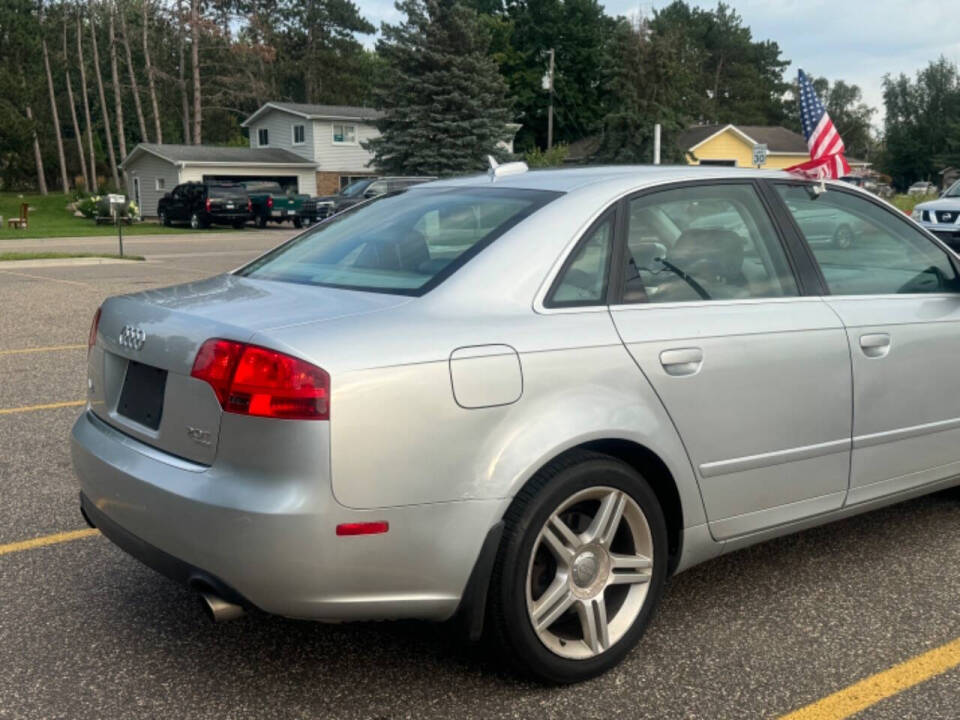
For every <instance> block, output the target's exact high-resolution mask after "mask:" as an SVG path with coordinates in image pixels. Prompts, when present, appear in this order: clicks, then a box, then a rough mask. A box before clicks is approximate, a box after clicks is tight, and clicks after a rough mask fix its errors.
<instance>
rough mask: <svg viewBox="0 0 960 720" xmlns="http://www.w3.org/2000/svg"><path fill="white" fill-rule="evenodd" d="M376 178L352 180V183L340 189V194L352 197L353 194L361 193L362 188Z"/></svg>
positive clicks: (365, 187) (364, 188)
mask: <svg viewBox="0 0 960 720" xmlns="http://www.w3.org/2000/svg"><path fill="white" fill-rule="evenodd" d="M375 179H376V178H368V179H366V180H354V181H353V182H352V183H350V184H349V185H347V186H346V187H345V188H344V189H343V190H341V191H340V194H341V195H342V196H343V197H353V196H354V195H359V194H361V193H362V192H363V191H364V190H366V189H367V185H369V184H370V183H372V182H373V181H374V180H375Z"/></svg>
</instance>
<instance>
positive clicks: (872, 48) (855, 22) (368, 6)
mask: <svg viewBox="0 0 960 720" xmlns="http://www.w3.org/2000/svg"><path fill="white" fill-rule="evenodd" d="M669 1H670V0H652V1H651V0H601V2H602V4H603V5H604V7H605V8H606V10H607V12H608V13H609V14H610V15H628V16H629V15H635V14H637V13H638V12H640V13H643V14H645V15H650V14H651V13H652V12H653V10H654V9H659V8H662V7H664V6H666V5H668V4H669ZM356 2H357V5H358V6H359V7H360V10H361V12H362V13H363V14H364V15H365V16H366V17H367V19H368V20H370V21H371V22H373V23H374V24H375V25H376V26H377V27H379V26H380V23H381V22H384V21H386V22H390V23H394V22H397V21H398V20H399V19H400V13H398V12H397V10H396V9H395V8H394V6H393V1H392V0H356ZM688 2H690V4H691V5H699V6H701V7H705V8H713V7H715V6H716V1H715V0H707V1H698V0H688ZM727 4H728V5H731V6H732V7H733V8H734V9H735V10H736V11H737V12H738V13H739V14H740V16H741V17H742V18H743V22H744V24H745V25H747V26H748V27H749V28H750V29H751V31H752V33H753V38H754V40H774V41H775V42H776V43H777V44H778V45H779V46H780V50H781V57H784V58H786V59H788V60H790V61H791V62H792V64H791V66H790V67H789V68H788V69H787V77H788V78H789V79H791V80H793V79H795V78H796V71H797V68H798V67H802V68H803V69H804V70H805V71H806V72H807V73H809V74H811V75H818V76H823V77H826V78H827V79H829V80H831V81H833V80H837V79H841V80H844V81H845V82H847V83H853V84H855V85H859V86H860V89H861V90H862V91H863V96H864V100H865V101H866V102H867V104H869V105H871V106H873V107H875V108H877V111H878V112H877V115H876V116H874V124H875V125H878V126H879V125H881V124H882V121H883V86H882V83H883V76H884V74H886V73H890V74H892V75H897V74H899V73H901V72H903V73H906V74H907V75H908V76H910V77H911V78H912V77H913V76H914V75H915V74H916V72H917V70H920V69H921V68H923V67H925V66H926V65H927V63H928V62H930V61H931V60H935V59H936V58H937V57H939V56H940V55H945V56H946V57H947V59H948V60H951V61H952V62H960V22H958V10H960V3H958V2H957V0H802V1H801V0H727ZM364 40H365V41H366V44H368V45H370V46H372V45H373V43H374V41H375V39H374V38H373V37H371V36H368V37H366V38H364Z"/></svg>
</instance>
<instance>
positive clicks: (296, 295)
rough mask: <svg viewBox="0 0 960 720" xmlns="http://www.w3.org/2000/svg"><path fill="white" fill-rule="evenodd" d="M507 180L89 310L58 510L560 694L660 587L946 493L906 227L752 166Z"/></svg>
mask: <svg viewBox="0 0 960 720" xmlns="http://www.w3.org/2000/svg"><path fill="white" fill-rule="evenodd" d="M524 170H525V168H524V167H522V166H517V165H506V166H501V167H499V168H496V169H495V170H492V171H491V173H490V174H489V175H486V176H479V177H472V178H460V179H454V180H441V181H438V182H433V183H429V184H426V185H420V186H416V187H411V188H409V189H408V190H405V191H403V192H399V193H395V194H391V195H387V196H384V197H381V198H378V199H375V200H372V201H369V202H367V203H364V204H362V205H360V206H358V207H355V208H353V209H351V210H350V211H347V212H345V213H343V214H341V215H337V216H335V217H333V218H331V219H329V220H327V221H325V222H323V223H321V224H320V225H318V226H316V227H314V228H311V229H310V230H308V231H306V232H304V233H303V234H301V235H299V236H297V237H296V238H294V239H293V240H291V241H289V242H287V243H286V244H284V245H281V246H280V247H278V248H276V249H275V250H272V251H271V252H268V253H267V254H265V255H263V256H262V257H260V258H258V259H256V260H254V261H253V262H251V263H250V264H249V265H246V266H245V267H242V268H240V269H239V270H237V271H235V272H232V273H228V274H225V275H219V276H217V277H213V278H210V279H208V280H203V281H200V282H193V283H188V284H185V285H178V286H174V287H170V288H166V289H162V290H151V291H147V292H141V293H137V294H134V295H124V296H120V297H113V298H110V299H108V300H107V301H106V302H104V304H103V306H102V307H101V308H100V310H99V311H98V312H97V314H96V316H95V317H94V320H93V326H92V328H91V331H90V351H89V366H88V372H89V378H88V403H87V407H86V410H85V412H84V413H83V414H82V416H81V417H80V418H79V420H78V421H77V423H76V425H75V426H74V428H73V437H72V448H73V463H74V466H75V468H76V473H77V475H78V477H79V479H80V486H81V495H80V500H81V506H82V510H83V513H84V516H85V517H86V518H87V520H88V521H89V522H90V524H91V525H94V526H96V527H98V528H100V529H101V530H102V532H103V534H104V535H106V536H107V537H108V538H110V539H111V540H112V541H113V542H115V543H116V544H117V545H119V546H120V547H121V548H123V549H124V550H126V551H127V552H129V553H130V554H132V555H134V556H135V557H137V558H139V559H140V560H142V561H143V562H145V563H146V564H148V565H150V566H152V567H154V568H155V569H157V570H159V571H160V572H162V573H164V574H166V575H167V576H169V577H170V578H173V579H174V580H177V581H179V582H182V583H186V584H188V585H189V586H191V587H193V588H194V589H196V590H197V591H199V592H200V593H201V594H202V595H203V597H204V598H205V600H206V602H207V605H208V608H209V611H210V612H211V613H212V614H213V616H214V617H215V618H218V619H219V618H226V617H231V616H236V615H239V614H241V613H242V612H243V610H244V609H245V608H252V607H255V608H259V609H260V610H262V611H265V612H268V613H276V614H279V615H284V616H289V617H295V618H308V619H315V620H328V621H342V620H367V619H388V618H425V619H431V620H447V619H449V618H453V617H455V616H456V617H459V618H460V619H461V620H462V622H463V623H464V625H465V627H466V630H467V632H468V633H469V634H470V636H472V637H475V638H476V637H479V636H480V635H481V634H482V633H487V634H489V635H491V636H492V637H493V638H495V639H497V640H498V641H499V643H500V644H501V645H502V647H503V649H504V655H505V656H506V657H507V658H509V659H510V660H512V661H513V662H514V663H515V664H516V665H517V666H518V667H519V668H521V669H522V670H525V671H526V672H528V673H530V674H532V675H533V676H534V677H536V678H539V679H541V680H543V681H546V682H554V683H562V682H572V681H577V680H581V679H584V678H587V677H590V676H593V675H596V674H598V673H600V672H603V671H604V670H606V669H608V668H610V667H611V666H613V665H614V664H616V663H617V662H619V661H620V660H621V659H622V658H623V657H624V656H625V655H626V654H627V653H628V652H629V651H630V650H631V648H632V647H633V646H634V645H635V644H636V643H637V641H638V639H639V638H640V636H641V634H642V633H643V631H644V628H645V626H646V625H647V623H648V622H649V620H650V617H651V614H652V612H653V610H654V608H655V606H656V605H657V602H658V601H659V599H660V596H661V595H662V593H663V589H664V583H665V580H666V578H667V577H668V576H669V575H671V574H674V573H678V572H680V571H682V570H684V569H686V568H689V567H691V566H692V565H694V564H696V563H699V562H703V561H705V560H708V559H709V558H712V557H715V556H717V555H720V554H721V553H726V552H729V551H731V550H736V549H737V548H742V547H745V546H747V545H750V544H753V543H756V542H759V541H762V540H765V539H767V538H771V537H774V536H777V535H783V534H786V533H789V532H794V531H796V530H800V529H802V528H806V527H810V526H812V525H816V524H820V523H825V522H828V521H831V520H836V519H838V518H842V517H845V516H849V515H852V514H855V513H859V512H863V511H866V510H870V509H872V508H876V507H879V506H881V505H884V504H888V503H893V502H897V501H900V500H903V499H905V498H908V497H911V496H915V495H919V494H922V493H927V492H931V491H933V490H937V489H940V488H945V487H947V486H952V485H956V484H957V483H958V482H960V480H958V478H960V373H958V372H957V371H956V362H957V358H958V357H960V332H958V329H960V275H958V258H956V257H955V256H953V255H952V254H951V253H950V252H949V251H948V250H947V249H946V248H945V247H944V246H943V245H942V244H941V243H940V242H939V241H938V240H936V239H935V238H934V237H933V236H931V235H929V234H928V233H927V232H926V231H924V230H923V229H922V228H921V227H920V226H918V225H917V224H915V223H913V222H912V221H911V220H910V219H909V218H907V217H906V216H904V215H903V214H902V213H898V212H897V211H895V210H893V209H892V208H891V207H890V206H888V205H886V204H885V203H883V202H882V201H880V200H878V199H876V198H875V197H873V196H871V195H869V194H866V193H864V192H862V191H860V190H857V189H856V188H853V187H851V186H849V185H847V184H844V183H827V184H826V185H825V186H821V185H812V184H810V183H804V182H802V181H799V180H797V179H794V178H792V177H790V176H788V175H785V174H781V173H772V172H756V171H751V170H737V169H724V168H694V167H616V168H585V169H572V170H560V171H553V170H550V171H540V172H525V171H524ZM824 214H828V215H830V216H831V217H832V218H834V219H835V220H837V221H839V222H843V223H845V224H847V225H848V226H850V227H856V228H857V237H856V241H855V242H854V243H851V244H849V245H843V246H841V245H838V244H837V243H832V242H820V241H819V240H821V239H822V238H821V236H822V235H823V232H822V228H820V227H818V226H817V224H816V223H817V222H818V220H817V218H820V217H823V216H824ZM811 223H812V225H811ZM864 551H865V552H868V551H869V549H868V548H864ZM945 560H946V559H945Z"/></svg>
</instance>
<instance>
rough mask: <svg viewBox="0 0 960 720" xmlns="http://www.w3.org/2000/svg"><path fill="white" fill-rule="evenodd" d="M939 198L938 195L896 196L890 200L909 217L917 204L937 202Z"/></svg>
mask: <svg viewBox="0 0 960 720" xmlns="http://www.w3.org/2000/svg"><path fill="white" fill-rule="evenodd" d="M937 197H938V196H937V195H894V196H893V197H892V198H890V204H891V205H893V206H894V207H895V208H897V209H898V210H903V212H905V213H907V215H909V214H910V213H911V212H913V208H914V206H916V205H917V204H919V203H922V202H927V201H928V200H936V199H937Z"/></svg>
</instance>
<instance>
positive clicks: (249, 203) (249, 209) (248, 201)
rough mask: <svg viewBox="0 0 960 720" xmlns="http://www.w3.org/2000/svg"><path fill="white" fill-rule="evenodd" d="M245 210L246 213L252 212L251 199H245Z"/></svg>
mask: <svg viewBox="0 0 960 720" xmlns="http://www.w3.org/2000/svg"><path fill="white" fill-rule="evenodd" d="M247 212H248V213H252V212H253V200H247Z"/></svg>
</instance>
